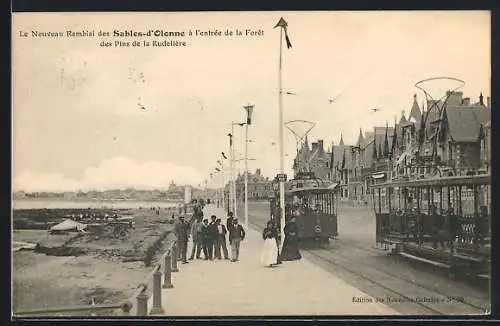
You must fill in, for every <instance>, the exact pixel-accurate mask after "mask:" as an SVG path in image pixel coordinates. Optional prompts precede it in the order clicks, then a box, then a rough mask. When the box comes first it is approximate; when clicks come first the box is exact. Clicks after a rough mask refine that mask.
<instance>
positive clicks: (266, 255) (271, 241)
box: [260, 221, 278, 267]
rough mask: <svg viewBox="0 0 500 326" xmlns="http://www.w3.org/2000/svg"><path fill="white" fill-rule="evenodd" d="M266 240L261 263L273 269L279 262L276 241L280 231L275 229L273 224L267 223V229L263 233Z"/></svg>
mask: <svg viewBox="0 0 500 326" xmlns="http://www.w3.org/2000/svg"><path fill="white" fill-rule="evenodd" d="M262 238H263V239H264V246H263V247H262V253H261V256H260V261H261V263H262V265H264V266H268V267H273V266H274V265H276V264H277V262H278V245H277V241H276V239H277V238H278V231H277V230H276V228H274V225H273V222H271V221H269V222H267V227H266V228H265V229H264V231H263V232H262Z"/></svg>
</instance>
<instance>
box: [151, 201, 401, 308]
mask: <svg viewBox="0 0 500 326" xmlns="http://www.w3.org/2000/svg"><path fill="white" fill-rule="evenodd" d="M211 215H216V216H217V217H219V218H221V219H222V220H223V222H225V219H226V214H225V212H224V210H223V209H222V208H217V207H215V206H214V205H207V206H206V207H205V208H204V216H205V218H209V217H210V216H211ZM245 231H246V237H245V240H244V241H243V242H242V243H241V248H240V260H239V261H238V262H231V261H230V260H224V259H221V260H218V259H216V260H213V261H211V260H202V259H200V260H191V261H189V263H187V264H182V263H180V262H179V264H178V268H179V272H177V273H172V284H173V288H171V289H162V300H161V301H162V306H163V310H164V315H165V316H172V317H180V316H188V317H214V316H233V317H235V316H301V315H302V316H306V315H307V316H311V315H317V316H334V315H358V316H359V315H399V313H398V312H396V311H395V310H393V309H391V308H389V307H388V306H386V305H384V304H382V303H378V302H376V301H375V298H373V297H370V296H369V295H367V294H365V293H363V292H362V291H360V290H359V289H357V288H355V287H353V286H351V285H348V284H347V283H345V282H344V281H343V280H341V279H340V278H338V277H337V276H336V275H334V274H332V273H330V272H327V271H325V270H324V269H322V268H321V267H319V266H316V265H315V264H314V263H312V262H310V261H308V260H307V259H306V258H302V259H301V260H298V261H292V262H283V263H282V264H280V265H278V266H276V267H273V268H269V267H266V266H262V265H261V263H260V255H261V249H262V245H263V240H262V237H261V234H260V233H259V232H258V231H256V230H254V229H251V228H250V229H246V230H245ZM191 246H192V243H189V244H188V252H190V250H191ZM228 250H229V251H230V248H228ZM152 300H153V298H152V297H151V298H150V299H149V302H148V306H149V307H151V306H152V304H153V302H152Z"/></svg>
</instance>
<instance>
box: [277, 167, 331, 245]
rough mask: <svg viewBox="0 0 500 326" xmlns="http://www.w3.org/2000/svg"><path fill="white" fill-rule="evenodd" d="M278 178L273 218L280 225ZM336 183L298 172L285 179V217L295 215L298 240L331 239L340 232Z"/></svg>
mask: <svg viewBox="0 0 500 326" xmlns="http://www.w3.org/2000/svg"><path fill="white" fill-rule="evenodd" d="M279 196H280V192H279V182H278V180H277V179H275V180H274V181H273V192H272V195H271V196H270V197H271V198H270V205H271V220H273V221H274V222H275V225H277V226H278V227H280V205H279V198H280V197H279ZM337 207H338V205H337V184H336V183H333V182H332V181H329V180H323V179H319V178H316V177H315V175H314V173H313V172H299V173H297V174H296V176H295V177H294V179H292V180H289V181H287V182H286V183H285V219H286V220H288V219H289V218H291V217H292V216H293V217H295V223H296V224H297V228H298V238H299V241H306V240H309V241H310V240H314V241H318V242H328V241H329V239H334V238H335V237H336V236H338V226H337Z"/></svg>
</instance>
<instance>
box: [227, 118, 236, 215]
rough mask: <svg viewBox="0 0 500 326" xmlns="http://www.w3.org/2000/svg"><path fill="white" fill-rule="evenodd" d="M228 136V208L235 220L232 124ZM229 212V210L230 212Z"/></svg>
mask: <svg viewBox="0 0 500 326" xmlns="http://www.w3.org/2000/svg"><path fill="white" fill-rule="evenodd" d="M227 135H228V136H229V173H230V174H231V187H230V194H229V198H230V204H229V205H230V206H233V210H232V211H233V214H234V217H235V218H236V216H237V212H236V183H235V182H234V152H233V135H234V123H231V133H229V134H227ZM230 211H231V210H230Z"/></svg>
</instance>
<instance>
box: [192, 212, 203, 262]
mask: <svg viewBox="0 0 500 326" xmlns="http://www.w3.org/2000/svg"><path fill="white" fill-rule="evenodd" d="M201 227H202V222H201V219H200V218H197V219H196V220H194V221H193V225H192V226H191V238H192V239H193V248H192V249H191V256H190V257H189V260H193V259H194V256H195V253H196V259H200V258H201V257H200V256H201V250H202V241H201V239H202V232H201Z"/></svg>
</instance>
